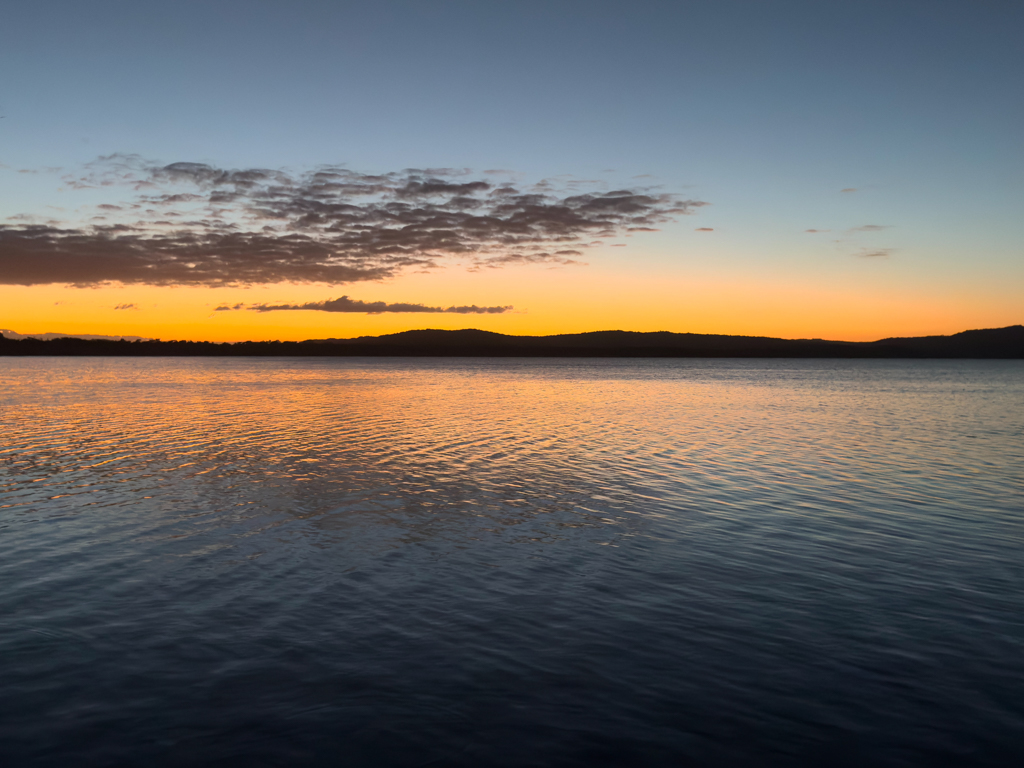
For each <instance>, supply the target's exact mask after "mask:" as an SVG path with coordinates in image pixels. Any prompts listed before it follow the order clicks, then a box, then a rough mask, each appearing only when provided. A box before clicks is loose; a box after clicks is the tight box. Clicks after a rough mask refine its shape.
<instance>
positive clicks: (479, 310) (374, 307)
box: [214, 296, 512, 315]
mask: <svg viewBox="0 0 1024 768" xmlns="http://www.w3.org/2000/svg"><path fill="white" fill-rule="evenodd" d="M237 309H247V310H250V311H253V312H277V311H279V310H295V309H306V310H316V311H319V312H355V313H363V314H368V315H379V314H383V313H385V312H429V313H435V314H436V313H452V314H458V315H500V314H502V313H504V312H509V311H511V310H512V307H511V306H507V307H478V306H477V305H476V304H470V305H468V306H452V307H429V306H427V305H426V304H403V303H395V304H388V303H387V302H386V301H360V300H359V299H350V298H349V297H348V296H342V297H340V298H337V299H327V300H326V301H309V302H306V303H305V304H234V305H231V306H229V305H221V306H219V307H217V308H216V309H215V310H214V312H225V311H229V310H237Z"/></svg>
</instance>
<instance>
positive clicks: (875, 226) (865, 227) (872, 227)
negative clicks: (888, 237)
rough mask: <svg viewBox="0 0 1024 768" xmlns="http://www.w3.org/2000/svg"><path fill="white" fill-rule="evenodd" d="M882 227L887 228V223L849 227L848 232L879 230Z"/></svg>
mask: <svg viewBox="0 0 1024 768" xmlns="http://www.w3.org/2000/svg"><path fill="white" fill-rule="evenodd" d="M883 229H889V225H888V224H863V225H861V226H859V227H850V229H848V230H847V231H848V232H881V231H882V230H883Z"/></svg>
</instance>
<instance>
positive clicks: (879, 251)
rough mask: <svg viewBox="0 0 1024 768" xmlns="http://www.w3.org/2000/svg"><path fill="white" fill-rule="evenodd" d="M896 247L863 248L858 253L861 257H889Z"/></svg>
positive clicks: (858, 256)
mask: <svg viewBox="0 0 1024 768" xmlns="http://www.w3.org/2000/svg"><path fill="white" fill-rule="evenodd" d="M895 250H896V249H895V248H863V249H861V250H860V251H859V252H858V253H857V254H856V255H857V258H860V259H888V258H889V256H890V255H891V254H892V253H893V252H894V251H895Z"/></svg>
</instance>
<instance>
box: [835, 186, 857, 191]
mask: <svg viewBox="0 0 1024 768" xmlns="http://www.w3.org/2000/svg"><path fill="white" fill-rule="evenodd" d="M839 191H840V192H856V191H857V188H856V187H847V188H846V189H840V190H839Z"/></svg>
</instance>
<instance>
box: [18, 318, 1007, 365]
mask: <svg viewBox="0 0 1024 768" xmlns="http://www.w3.org/2000/svg"><path fill="white" fill-rule="evenodd" d="M3 333H4V334H6V332H3ZM0 355H8V356H10V355H19V356H23V355H73V356H82V355H100V356H132V357H136V356H163V357H181V356H203V357H207V356H209V357H227V356H230V357H242V356H245V357H253V356H272V357H277V356H288V357H297V356H302V357H307V356H317V357H349V356H377V357H379V356H406V357H446V356H454V357H795V358H930V357H931V358H989V359H1014V360H1020V359H1024V326H1021V325H1013V326H1009V327H1007V328H989V329H984V330H975V331H964V332H962V333H956V334H953V335H952V336H920V337H911V338H890V339H880V340H879V341H868V342H855V341H826V340H822V339H774V338H769V337H765V336H722V335H716V334H700V333H669V332H667V331H658V332H653V333H639V332H635V331H593V332H590V333H573V334H558V335H554V336H507V335H505V334H501V333H492V332H491V331H479V330H475V329H467V330H459V331H443V330H435V329H427V330H420V331H403V332H402V333H391V334H386V335H384V336H361V337H359V338H356V339H311V340H309V341H301V342H294V341H287V342H282V341H244V342H239V343H236V344H227V343H225V344H216V343H213V342H205V341H204V342H196V341H152V340H150V341H146V340H137V341H128V340H116V341H115V340H111V339H110V338H109V337H108V338H93V339H85V338H67V337H66V338H52V339H37V338H31V337H26V338H20V339H10V338H7V337H6V335H0Z"/></svg>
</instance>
